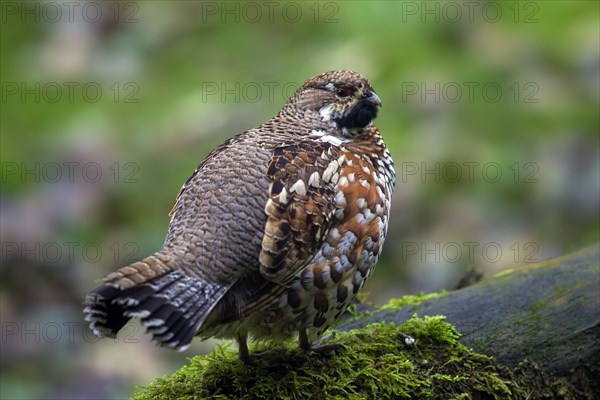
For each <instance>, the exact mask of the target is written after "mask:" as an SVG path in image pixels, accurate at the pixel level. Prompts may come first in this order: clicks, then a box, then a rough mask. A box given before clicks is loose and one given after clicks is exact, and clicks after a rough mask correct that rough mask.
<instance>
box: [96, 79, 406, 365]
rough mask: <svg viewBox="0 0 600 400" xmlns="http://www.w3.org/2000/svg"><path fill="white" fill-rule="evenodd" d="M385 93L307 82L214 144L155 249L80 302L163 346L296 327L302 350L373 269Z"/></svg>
mask: <svg viewBox="0 0 600 400" xmlns="http://www.w3.org/2000/svg"><path fill="white" fill-rule="evenodd" d="M380 107H381V100H380V98H379V97H378V95H377V94H376V93H375V91H374V90H373V88H372V87H371V85H370V83H369V81H368V80H367V79H366V78H365V77H364V76H362V75H361V74H359V73H357V72H354V71H350V70H335V71H329V72H325V73H321V74H318V75H316V76H314V77H312V78H310V79H308V80H307V81H305V82H304V83H303V84H302V85H301V86H300V87H299V88H298V89H297V90H296V91H295V92H294V94H293V95H292V96H291V97H290V98H289V99H288V100H287V101H286V102H285V104H284V105H283V107H282V108H281V110H280V111H279V112H278V114H277V115H276V116H275V117H273V118H271V119H269V120H267V121H266V122H264V123H263V124H261V125H259V126H258V127H256V128H254V129H250V130H247V131H245V132H243V133H241V134H238V135H236V136H234V137H232V138H231V139H229V140H227V141H225V142H224V143H223V144H221V145H220V146H218V147H217V148H216V149H214V150H213V151H212V152H210V153H209V154H208V156H207V157H206V158H205V159H204V160H203V161H202V162H201V163H200V164H199V165H198V167H197V168H196V170H195V171H194V173H193V174H192V175H191V176H190V177H189V178H188V179H187V181H186V182H185V183H184V184H183V187H182V188H181V190H180V192H179V194H178V196H177V198H176V202H175V205H174V206H173V208H172V210H171V212H170V214H169V215H170V223H169V227H168V233H167V236H166V239H165V242H164V244H163V246H162V248H161V249H160V250H158V251H157V252H156V253H154V254H152V255H150V256H148V257H146V258H144V259H143V260H141V261H138V262H134V263H133V264H130V265H127V266H125V267H122V268H120V269H118V270H116V271H114V272H112V273H109V274H108V275H106V276H105V277H104V278H103V281H102V285H101V286H100V287H98V288H96V289H95V290H93V291H92V292H91V293H90V294H88V295H87V296H86V298H85V301H84V307H85V308H84V314H85V320H86V321H88V322H89V326H90V328H91V330H92V331H93V332H94V333H95V334H96V335H98V336H108V337H115V336H116V334H117V333H118V331H119V330H120V329H121V328H122V327H123V326H124V325H125V324H126V323H127V322H128V321H129V320H130V319H131V318H134V317H137V318H139V319H140V320H141V324H142V325H143V326H144V327H145V328H146V331H147V333H149V334H151V335H152V339H153V340H155V341H156V342H157V343H158V344H159V345H161V346H166V347H169V348H173V349H175V350H178V351H183V350H185V349H187V348H188V346H189V345H190V343H191V341H192V339H193V338H194V337H195V336H198V337H200V338H201V339H202V340H206V339H208V338H213V337H214V338H222V339H233V340H236V341H237V343H238V347H239V357H240V358H241V359H243V360H250V359H251V355H250V353H249V350H248V340H249V339H251V340H254V341H270V342H275V343H277V342H279V343H280V342H282V341H284V340H287V339H291V338H295V337H297V340H298V345H299V347H300V348H301V349H303V350H305V351H307V352H311V351H313V352H319V351H325V350H331V349H332V346H335V344H333V345H320V344H319V342H318V340H319V338H321V337H322V336H323V334H324V332H325V331H326V330H327V329H329V327H331V326H332V325H333V324H334V323H335V322H336V321H337V320H338V319H339V318H340V317H341V315H342V314H343V312H344V311H345V310H346V309H347V308H348V306H349V305H350V304H351V302H352V301H353V300H354V299H355V297H356V295H357V293H358V291H359V290H360V289H361V288H362V287H363V285H364V283H365V282H366V280H367V279H368V278H369V276H370V275H371V273H372V272H373V270H374V268H375V266H376V264H377V260H378V258H379V256H380V255H381V252H382V249H383V244H384V240H385V237H386V234H387V229H388V223H389V215H390V204H391V198H392V192H393V190H394V185H395V172H394V163H393V160H392V157H391V155H390V152H389V150H388V148H387V147H386V145H385V143H384V141H383V138H382V136H381V135H380V133H379V131H378V129H377V127H376V126H375V125H374V123H373V120H374V119H375V117H376V116H377V113H378V111H379V108H380Z"/></svg>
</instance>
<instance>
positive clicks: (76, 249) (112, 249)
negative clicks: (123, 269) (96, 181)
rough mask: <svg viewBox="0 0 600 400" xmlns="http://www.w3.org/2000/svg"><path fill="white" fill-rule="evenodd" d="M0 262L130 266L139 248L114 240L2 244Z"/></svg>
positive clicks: (132, 244) (10, 242)
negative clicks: (108, 263) (101, 241)
mask: <svg viewBox="0 0 600 400" xmlns="http://www.w3.org/2000/svg"><path fill="white" fill-rule="evenodd" d="M0 246H1V250H2V254H1V256H0V257H1V261H2V263H3V264H9V263H12V264H14V263H19V264H27V263H35V264H45V265H54V264H67V263H76V262H85V263H88V264H95V263H100V262H110V263H111V264H116V265H126V264H131V263H133V262H135V261H137V260H139V259H140V258H139V255H138V254H139V250H140V246H139V245H138V244H137V243H136V242H132V241H126V242H119V241H115V242H112V243H105V244H101V243H98V242H93V241H75V240H73V241H47V242H25V241H19V242H17V241H3V242H2V243H1V244H0Z"/></svg>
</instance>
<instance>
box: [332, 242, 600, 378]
mask: <svg viewBox="0 0 600 400" xmlns="http://www.w3.org/2000/svg"><path fill="white" fill-rule="evenodd" d="M428 297H430V298H428ZM407 299H408V301H407V300H405V301H402V299H400V300H398V301H392V302H391V303H390V304H391V305H392V307H390V306H387V307H384V308H383V309H380V310H375V311H372V312H370V313H368V315H365V316H364V317H363V318H359V319H357V320H354V321H349V322H346V323H344V324H342V325H341V326H338V328H337V329H339V330H350V329H356V328H360V327H363V326H366V325H368V324H370V323H373V322H379V321H386V322H396V323H401V322H403V321H406V320H407V319H409V318H410V317H411V316H412V315H413V314H415V313H416V314H417V315H420V316H422V315H444V316H445V317H446V321H447V322H449V323H450V324H452V325H453V326H454V327H455V328H456V329H457V331H458V332H459V333H461V335H462V338H461V342H462V343H463V344H465V345H467V346H470V347H472V348H473V349H474V350H476V351H478V352H480V353H483V354H487V355H490V356H494V357H495V358H496V360H497V361H499V362H501V363H502V364H505V365H507V366H509V367H512V368H514V367H516V366H517V365H518V364H519V363H520V362H522V361H524V360H530V361H533V362H535V363H536V364H538V365H539V366H540V367H541V368H542V369H543V370H544V371H545V372H547V373H548V374H549V375H567V374H570V373H572V372H573V370H574V369H576V368H578V367H582V366H584V365H585V364H586V363H595V364H596V365H598V364H599V363H600V245H595V246H592V247H590V248H587V249H584V250H581V251H579V252H577V253H573V254H570V255H568V256H564V257H560V258H556V259H552V260H547V261H543V262H541V263H537V264H531V265H527V266H523V267H521V268H517V269H514V270H508V271H505V272H503V273H501V274H499V275H498V276H496V277H494V278H492V279H487V280H483V281H481V282H479V283H477V284H475V285H473V286H470V287H467V288H464V289H461V290H457V291H454V292H448V293H446V294H443V295H434V296H423V297H422V299H423V300H422V301H418V300H419V298H418V297H417V298H416V301H415V302H414V303H413V304H403V303H409V302H411V301H410V300H412V298H411V297H408V298H407ZM394 305H395V307H394ZM599 379H600V376H599Z"/></svg>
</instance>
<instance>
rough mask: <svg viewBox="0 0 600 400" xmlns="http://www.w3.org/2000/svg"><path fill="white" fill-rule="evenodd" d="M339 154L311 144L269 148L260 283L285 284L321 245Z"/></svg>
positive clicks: (331, 209) (324, 145) (332, 202)
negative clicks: (262, 277)
mask: <svg viewBox="0 0 600 400" xmlns="http://www.w3.org/2000/svg"><path fill="white" fill-rule="evenodd" d="M339 156H340V149H339V148H338V147H336V146H334V145H332V144H331V143H328V142H319V141H314V140H311V141H308V140H302V141H294V142H289V143H284V144H282V145H280V146H278V147H277V148H275V149H274V151H273V154H272V157H271V159H270V161H269V165H268V172H267V174H268V178H269V180H270V182H271V183H270V187H269V199H268V200H267V204H266V207H265V212H266V213H267V222H266V225H265V231H264V236H263V239H262V249H261V252H260V272H261V274H262V275H263V276H264V277H265V278H266V279H268V280H270V281H272V282H275V283H277V284H280V285H286V284H287V283H288V282H289V281H290V280H291V279H292V278H293V277H294V276H295V275H296V274H297V273H298V272H299V271H300V270H301V269H302V268H303V267H304V266H306V265H307V264H308V263H309V262H310V261H311V259H312V257H313V256H314V255H315V254H316V252H317V251H318V249H319V248H320V247H321V245H322V244H323V240H324V238H325V237H326V236H327V234H328V232H329V229H330V228H331V225H332V221H333V219H334V213H335V200H334V198H335V188H336V184H337V182H338V180H339V177H340V165H339V163H338V157H339Z"/></svg>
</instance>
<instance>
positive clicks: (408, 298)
mask: <svg viewBox="0 0 600 400" xmlns="http://www.w3.org/2000/svg"><path fill="white" fill-rule="evenodd" d="M446 294H448V292H447V291H445V290H442V291H441V292H439V293H428V294H423V293H419V294H418V295H412V294H407V295H404V296H402V297H400V298H399V299H392V300H390V301H389V303H387V304H386V305H384V306H383V307H381V309H382V310H385V309H388V308H402V307H404V306H408V305H411V304H418V303H421V302H422V301H425V300H430V299H437V298H440V297H444V296H445V295H446Z"/></svg>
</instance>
